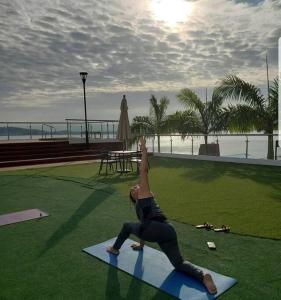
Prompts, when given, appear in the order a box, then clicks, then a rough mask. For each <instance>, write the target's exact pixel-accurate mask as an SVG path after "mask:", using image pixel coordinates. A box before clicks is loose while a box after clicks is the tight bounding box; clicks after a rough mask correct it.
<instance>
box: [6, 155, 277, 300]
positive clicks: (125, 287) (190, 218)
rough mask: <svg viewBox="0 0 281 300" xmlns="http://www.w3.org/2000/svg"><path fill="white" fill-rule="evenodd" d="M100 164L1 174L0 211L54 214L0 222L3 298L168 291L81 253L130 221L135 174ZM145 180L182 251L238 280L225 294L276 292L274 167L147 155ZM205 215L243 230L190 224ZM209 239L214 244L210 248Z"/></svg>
mask: <svg viewBox="0 0 281 300" xmlns="http://www.w3.org/2000/svg"><path fill="white" fill-rule="evenodd" d="M97 169H98V164H87V165H75V166H63V167H53V168H44V169H34V170H19V171H9V172H0V214H4V213H9V212H13V211H19V210H24V209H29V208H40V209H42V210H46V211H47V212H49V214H50V216H49V217H47V218H44V219H41V220H32V221H28V222H23V223H19V224H14V225H8V226H3V227H0V243H1V247H0V257H1V276H0V299H48V298H49V299H132V300H133V299H134V300H135V299H136V300H138V299H155V300H156V299H157V300H162V299H164V300H166V299H173V298H172V297H170V296H168V295H166V294H164V293H162V292H160V291H158V290H156V289H155V288H153V287H151V286H149V285H147V284H145V283H142V282H140V281H138V280H136V279H134V278H132V277H131V276H129V275H127V274H125V273H123V272H121V271H118V270H116V269H114V268H112V267H109V266H108V265H107V264H105V263H103V262H101V261H99V260H97V259H95V258H93V257H90V256H89V255H87V254H85V253H83V252H82V251H81V249H82V248H85V247H88V246H91V245H94V244H96V243H99V242H102V241H104V240H107V239H109V238H112V237H113V236H115V235H117V234H118V231H119V229H120V227H121V225H122V223H123V222H124V221H126V220H135V219H136V218H135V214H134V211H133V208H132V207H130V205H129V202H128V188H129V186H131V184H133V183H135V182H136V181H137V176H136V175H135V174H132V175H123V176H120V175H113V176H107V177H106V176H97ZM150 179H151V189H152V191H153V192H154V193H155V195H156V198H157V199H158V202H159V203H160V205H161V207H162V208H163V210H164V211H165V213H166V215H167V216H168V217H169V218H170V219H172V223H173V224H174V226H175V228H176V230H177V232H178V236H179V240H180V247H181V249H182V252H183V254H184V256H185V257H186V258H187V259H189V260H190V261H192V262H194V263H195V264H198V265H202V266H205V267H207V268H209V269H212V270H214V271H216V272H220V273H222V274H225V275H229V276H232V277H235V278H236V279H237V280H238V284H237V285H236V286H235V287H233V288H232V289H230V290H229V291H228V292H227V293H226V294H224V295H223V296H221V299H229V300H234V299H276V300H277V299H280V298H281V290H280V286H281V270H280V256H281V241H280V240H273V239H270V238H274V239H280V236H281V234H280V233H281V228H280V227H281V226H280V212H281V187H280V183H281V172H280V168H278V167H276V168H273V167H258V166H247V165H236V164H226V163H211V162H202V161H190V160H189V161H188V160H175V159H164V158H153V159H151V171H150ZM204 221H209V222H211V223H213V224H214V225H221V224H225V223H226V224H229V225H230V226H231V230H232V231H233V232H235V233H239V234H235V233H234V234H218V233H215V232H208V231H205V230H197V229H195V228H194V226H192V225H191V224H198V223H202V222H204ZM248 235H255V236H257V237H251V236H248ZM258 236H261V237H267V238H258ZM209 240H212V241H214V242H215V243H216V245H217V251H209V250H208V248H207V247H206V241H209ZM151 246H153V247H155V248H157V246H156V245H154V244H153V245H151Z"/></svg>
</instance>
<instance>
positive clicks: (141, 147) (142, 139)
mask: <svg viewBox="0 0 281 300" xmlns="http://www.w3.org/2000/svg"><path fill="white" fill-rule="evenodd" d="M139 141H140V150H141V151H145V150H146V140H145V138H144V137H143V136H142V137H141V138H140V140H139Z"/></svg>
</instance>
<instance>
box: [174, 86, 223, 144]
mask: <svg viewBox="0 0 281 300" xmlns="http://www.w3.org/2000/svg"><path fill="white" fill-rule="evenodd" d="M177 98H178V100H179V101H180V102H181V103H182V104H183V105H184V106H185V107H186V109H187V111H186V112H185V114H186V116H188V118H187V120H189V121H188V123H189V127H188V126H187V127H185V128H186V130H187V132H190V133H202V134H204V140H205V145H206V146H205V147H206V149H207V144H208V134H210V133H212V132H214V133H215V132H219V131H222V130H224V129H226V114H225V111H224V109H223V108H222V107H221V106H222V102H223V98H222V97H221V96H219V95H217V94H216V93H213V94H212V100H211V101H207V100H206V101H205V102H203V101H202V100H201V99H200V98H199V97H198V96H197V95H196V93H195V92H193V91H192V90H191V89H188V88H186V89H182V90H181V91H180V93H179V94H178V95H177ZM191 111H193V114H192V113H191ZM182 133H184V132H182Z"/></svg>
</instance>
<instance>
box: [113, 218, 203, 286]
mask: <svg viewBox="0 0 281 300" xmlns="http://www.w3.org/2000/svg"><path fill="white" fill-rule="evenodd" d="M130 234H134V235H136V236H137V237H138V238H139V239H141V240H144V241H147V242H156V243H158V245H159V246H160V248H161V249H162V251H163V252H164V253H165V254H166V255H167V257H168V259H169V260H170V262H171V264H172V265H173V266H174V268H175V269H176V270H177V271H181V272H183V273H186V274H187V275H189V276H192V277H193V278H195V279H197V280H198V281H200V282H202V280H203V276H204V274H203V271H202V270H200V269H198V268H197V267H196V266H194V265H193V264H191V263H190V262H188V261H184V260H183V258H182V256H181V253H180V250H179V246H178V240H177V234H176V231H175V229H174V227H173V226H172V225H171V224H170V223H167V222H157V221H150V222H149V223H147V224H140V223H130V222H126V223H124V224H123V228H122V230H121V232H120V233H119V235H118V237H117V239H116V241H115V243H114V245H113V248H114V249H118V250H119V249H120V248H121V246H122V245H123V243H124V242H125V240H126V239H127V238H128V237H129V235H130Z"/></svg>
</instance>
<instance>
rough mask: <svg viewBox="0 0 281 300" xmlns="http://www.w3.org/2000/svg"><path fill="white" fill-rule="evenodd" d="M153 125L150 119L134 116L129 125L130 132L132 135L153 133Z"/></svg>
mask: <svg viewBox="0 0 281 300" xmlns="http://www.w3.org/2000/svg"><path fill="white" fill-rule="evenodd" d="M153 127H154V126H153V123H152V122H151V119H150V118H149V117H147V116H136V117H134V119H133V122H132V125H131V131H132V133H133V134H135V135H136V134H142V133H154V130H153Z"/></svg>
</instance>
